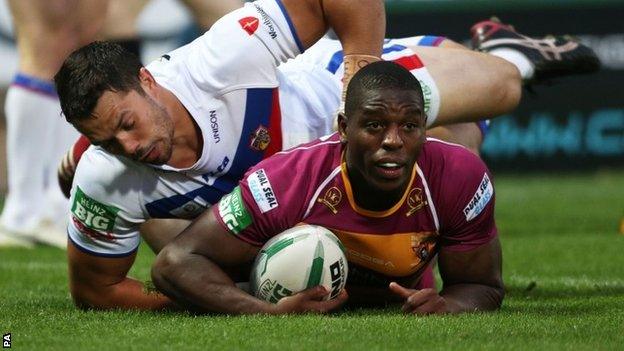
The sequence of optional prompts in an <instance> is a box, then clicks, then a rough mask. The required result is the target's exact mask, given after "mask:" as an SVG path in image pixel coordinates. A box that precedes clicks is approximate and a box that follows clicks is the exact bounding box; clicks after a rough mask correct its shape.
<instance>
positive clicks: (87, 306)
mask: <svg viewBox="0 0 624 351" xmlns="http://www.w3.org/2000/svg"><path fill="white" fill-rule="evenodd" d="M70 293H71V297H72V301H73V302H74V306H76V308H78V309H80V310H83V311H86V310H104V309H107V308H109V306H108V305H107V304H106V303H105V301H104V299H105V298H106V296H105V293H104V292H102V291H95V289H93V288H91V287H88V286H85V285H77V284H72V285H71V287H70Z"/></svg>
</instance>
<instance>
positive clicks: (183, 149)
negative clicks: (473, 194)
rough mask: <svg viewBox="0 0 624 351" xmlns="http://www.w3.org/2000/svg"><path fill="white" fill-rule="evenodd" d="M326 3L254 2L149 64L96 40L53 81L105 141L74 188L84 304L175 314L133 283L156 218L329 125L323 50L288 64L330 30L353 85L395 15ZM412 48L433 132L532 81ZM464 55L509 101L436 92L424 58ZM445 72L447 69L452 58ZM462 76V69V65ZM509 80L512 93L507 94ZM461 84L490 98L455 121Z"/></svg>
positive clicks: (73, 251) (405, 56)
mask: <svg viewBox="0 0 624 351" xmlns="http://www.w3.org/2000/svg"><path fill="white" fill-rule="evenodd" d="M323 5H324V6H321V4H320V2H319V1H317V0H307V1H305V2H301V1H299V2H296V4H294V2H293V1H292V0H284V1H281V2H280V1H274V0H261V1H258V2H256V3H250V4H247V5H246V6H245V7H244V8H243V9H240V10H237V11H235V12H233V13H231V14H229V15H227V16H225V17H224V18H223V19H221V20H220V21H218V22H217V23H216V24H215V25H214V26H213V28H212V29H211V30H210V31H209V32H207V33H206V34H205V35H204V36H202V37H201V38H199V39H197V40H196V41H194V42H193V43H191V44H190V45H188V46H185V47H182V48H180V49H178V50H175V51H173V52H171V53H170V54H167V55H164V56H163V57H162V58H161V59H160V60H159V61H156V62H154V63H152V64H150V65H148V66H147V67H141V65H140V63H138V62H137V61H133V60H131V58H128V57H127V56H126V55H125V53H124V52H123V51H120V49H119V48H118V47H116V46H112V45H109V44H107V43H95V44H91V45H89V46H87V47H85V48H82V49H80V50H78V51H76V52H75V53H73V54H72V55H71V56H70V57H69V58H68V60H66V62H65V63H64V65H63V67H62V68H61V70H60V71H59V73H58V74H57V75H56V77H55V81H56V83H57V88H58V91H59V96H60V98H61V105H62V107H63V112H64V114H65V115H66V118H67V119H68V120H69V121H70V122H71V123H72V124H73V125H74V126H75V127H76V128H77V129H78V130H79V131H81V132H82V133H83V134H85V135H86V136H87V137H88V138H89V139H90V141H91V142H92V143H93V144H95V145H96V146H98V147H92V148H91V149H89V151H88V152H86V153H85V154H84V156H83V158H82V161H81V162H80V164H79V167H78V169H77V173H76V179H75V181H74V190H73V191H72V201H71V221H70V226H69V229H68V231H69V236H70V240H71V242H72V244H70V245H69V247H68V256H69V264H70V286H71V291H72V295H73V297H74V300H75V301H76V303H77V304H78V305H80V306H90V307H98V308H111V307H116V308H119V307H121V308H145V309H159V308H163V307H166V306H169V305H170V301H169V300H168V299H167V298H165V297H164V296H161V295H158V294H151V295H150V294H146V293H144V292H143V290H142V284H141V283H140V282H138V281H136V280H133V279H130V278H128V277H126V274H127V272H128V270H129V268H130V266H131V265H132V262H133V260H134V258H135V254H136V248H137V247H138V243H139V240H140V236H139V225H140V224H141V223H143V222H144V221H145V220H146V219H148V218H194V217H196V216H197V215H198V214H199V213H200V212H202V211H203V209H204V208H205V207H207V206H209V205H211V204H213V203H216V202H217V201H218V200H219V199H220V197H221V196H222V195H223V194H226V193H228V192H229V191H230V190H231V189H232V188H233V187H234V186H235V184H236V182H237V181H238V180H239V179H240V177H241V176H242V174H243V173H244V172H245V170H246V169H247V168H248V167H249V166H251V165H253V164H255V163H257V162H258V161H260V160H261V159H262V158H264V157H265V156H267V155H269V154H271V153H273V152H276V151H279V150H281V149H283V148H287V147H290V146H292V145H294V144H296V143H299V142H301V141H303V140H310V139H313V138H315V137H317V136H320V135H323V134H326V133H328V132H329V131H330V130H331V125H332V118H331V116H332V115H333V112H334V111H335V110H336V109H337V107H338V105H339V102H340V89H341V87H340V83H339V82H340V77H339V76H336V75H334V72H332V71H331V70H328V69H327V67H318V66H316V65H310V64H309V61H308V59H311V57H312V56H313V55H312V54H313V53H314V50H311V54H310V56H305V55H302V57H301V58H300V59H295V60H293V61H292V62H288V63H285V64H283V65H280V66H279V67H278V65H279V64H280V63H282V62H285V61H287V60H288V59H289V58H293V57H295V56H296V55H297V54H299V53H300V52H302V51H303V50H304V49H305V48H309V47H310V46H311V45H312V44H313V43H314V42H315V41H317V40H318V39H319V38H320V36H321V35H322V34H323V33H324V32H325V30H326V29H327V26H328V25H332V26H333V27H334V30H335V31H336V33H337V34H338V36H339V37H340V38H341V39H342V51H343V53H342V54H343V56H344V61H345V62H346V63H347V64H346V69H345V71H346V72H347V76H348V75H349V73H352V72H353V71H354V70H355V68H357V66H358V65H361V64H365V63H366V62H369V61H374V60H377V59H378V57H379V56H380V54H381V53H382V49H381V44H382V41H383V40H382V35H383V32H384V31H383V30H380V29H379V28H382V27H383V18H384V16H383V6H382V5H381V3H379V2H376V1H371V3H370V4H368V3H367V4H363V3H362V2H361V1H357V3H353V2H352V1H350V0H343V1H335V2H332V3H331V4H327V3H324V4H323ZM371 19H372V20H371ZM360 22H364V23H360ZM408 40H409V41H410V42H403V41H400V42H388V43H387V44H388V45H389V46H387V52H386V55H389V56H388V57H387V58H388V59H392V60H397V61H398V62H400V63H401V64H402V65H404V66H405V67H408V68H409V69H410V70H411V71H412V73H414V74H415V75H417V77H419V79H420V80H422V81H423V82H424V83H425V85H427V83H428V85H427V86H428V88H429V89H430V91H429V92H428V94H427V95H428V96H426V97H425V98H427V97H429V98H430V101H429V111H430V113H429V114H428V118H429V122H430V124H432V123H434V119H435V113H434V112H435V110H436V109H438V118H437V121H438V122H440V121H444V120H445V118H443V116H447V117H446V122H449V121H463V120H469V119H471V118H472V119H474V118H476V117H477V116H479V117H483V116H489V115H495V114H498V113H502V112H504V111H505V110H506V109H509V108H512V107H513V106H515V104H516V103H517V100H518V97H519V91H520V75H519V74H518V71H517V70H516V69H515V68H514V66H513V65H510V64H508V63H507V62H506V61H504V60H501V59H498V58H496V57H494V56H488V55H485V54H480V53H475V52H468V51H465V50H463V51H460V50H450V51H449V52H442V53H441V52H439V51H436V49H433V48H431V49H429V50H424V51H422V53H418V55H416V54H415V53H414V50H416V48H415V47H413V48H409V47H408V46H411V45H415V44H418V42H417V40H419V39H408ZM330 44H331V43H330ZM406 44H407V45H406ZM332 45H333V44H332ZM430 50H434V51H430ZM447 50H449V49H447ZM332 55H335V53H333V54H332ZM392 55H395V56H394V57H390V56H392ZM456 55H464V58H463V59H464V60H466V62H471V63H474V65H472V66H473V68H474V69H475V70H477V71H478V70H479V68H481V69H482V70H483V72H482V73H483V74H482V75H478V74H477V75H476V76H480V78H482V77H481V76H485V77H488V78H491V77H490V75H491V74H492V72H497V71H498V70H499V69H500V72H499V73H500V74H501V75H502V76H503V77H508V81H507V82H505V83H504V84H502V85H501V84H498V83H496V84H492V83H490V82H491V81H492V80H491V79H490V80H487V79H485V80H486V81H487V82H485V83H487V84H486V85H487V86H488V87H489V88H492V86H496V88H497V89H493V88H492V91H496V93H497V94H498V93H500V92H501V91H503V92H504V94H502V95H501V96H500V98H501V99H500V100H497V101H495V102H492V103H490V106H487V108H486V107H484V106H476V105H478V104H477V103H476V102H478V101H480V100H481V98H480V97H481V92H482V91H481V90H479V89H477V88H476V87H473V86H472V85H473V84H475V81H469V82H466V83H465V84H464V85H462V83H457V84H456V85H453V84H451V83H450V82H446V83H444V84H441V83H440V81H439V80H436V82H435V83H433V80H434V79H435V77H433V78H434V79H432V76H433V73H434V72H430V73H431V74H430V73H429V72H427V70H426V69H424V65H423V63H426V61H427V60H431V61H436V59H442V58H445V57H446V58H449V59H450V58H452V57H454V56H456ZM321 56H322V55H321ZM488 62H489V63H490V64H491V65H490V66H488V65H487V63H488ZM439 63H440V66H439V67H444V69H446V70H448V69H449V66H447V65H446V61H444V60H441V61H440V62H439ZM497 67H498V68H497ZM432 68H433V67H432ZM339 71H341V70H340V69H337V70H336V71H335V72H339ZM432 71H433V69H432ZM462 71H464V67H463V66H462V67H459V68H456V70H455V72H456V73H460V72H462ZM440 72H441V73H444V70H442V69H441V68H440ZM447 73H448V72H447ZM418 74H421V76H418ZM137 76H138V77H137ZM471 77H472V75H471ZM447 78H449V77H447ZM476 78H477V77H475V79H476ZM443 80H444V79H442V81H443ZM496 82H498V81H496ZM510 82H511V83H510ZM506 85H509V89H503V88H505V86H506ZM436 86H437V89H436ZM457 87H460V88H462V89H463V88H465V89H468V91H475V90H476V91H478V92H479V94H476V95H475V96H471V97H470V98H466V97H464V98H463V100H468V101H467V102H466V104H465V107H466V111H464V112H457V111H456V112H455V114H454V116H458V117H456V119H455V120H453V119H451V116H452V115H453V114H451V112H450V111H452V110H453V109H456V110H457V109H459V107H460V106H455V105H456V101H455V100H454V99H450V98H449V100H448V101H449V103H448V104H446V105H445V104H441V103H440V100H439V99H440V96H442V97H443V96H445V94H446V95H450V96H451V97H452V96H455V95H457V96H461V95H462V94H460V92H462V91H461V90H460V89H458V88H457ZM456 90H457V91H456ZM513 92H515V94H514V93H513ZM454 94H455V95H454ZM483 94H485V92H483ZM497 96H498V95H497ZM489 98H491V96H490V97H489ZM436 99H437V102H436ZM458 99H459V100H461V97H458ZM483 100H487V99H483ZM449 104H450V106H447V105H449ZM485 105H487V104H485ZM445 106H447V107H445ZM473 107H474V108H473ZM488 108H490V109H491V111H489V112H486V110H487V109H488ZM432 111H433V112H432ZM477 112H478V113H477Z"/></svg>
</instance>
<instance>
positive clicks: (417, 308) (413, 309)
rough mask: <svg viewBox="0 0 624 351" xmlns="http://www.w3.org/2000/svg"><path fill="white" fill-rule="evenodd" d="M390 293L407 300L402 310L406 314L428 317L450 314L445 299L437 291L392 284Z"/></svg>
mask: <svg viewBox="0 0 624 351" xmlns="http://www.w3.org/2000/svg"><path fill="white" fill-rule="evenodd" d="M389 288H390V291H392V292H393V293H395V294H396V295H398V296H400V297H402V298H403V299H405V303H403V307H402V308H401V309H402V310H403V312H405V313H411V314H418V315H426V314H439V313H449V310H448V308H447V307H448V306H447V304H446V300H445V299H444V297H442V296H440V295H439V294H438V292H437V291H436V290H435V289H421V290H416V289H408V288H405V287H403V286H401V285H399V284H398V283H395V282H392V283H390V286H389Z"/></svg>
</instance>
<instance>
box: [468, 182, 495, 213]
mask: <svg viewBox="0 0 624 351" xmlns="http://www.w3.org/2000/svg"><path fill="white" fill-rule="evenodd" d="M492 196H494V186H492V182H491V181H490V178H489V177H488V175H487V173H485V174H483V179H482V180H481V183H480V184H479V187H478V188H477V191H476V192H475V194H474V196H473V197H472V199H471V200H470V202H468V204H467V205H466V207H464V216H466V221H470V220H472V219H474V218H475V217H477V216H478V215H479V214H480V213H481V211H483V209H484V208H485V206H486V205H487V204H488V203H489V202H490V200H491V199H492Z"/></svg>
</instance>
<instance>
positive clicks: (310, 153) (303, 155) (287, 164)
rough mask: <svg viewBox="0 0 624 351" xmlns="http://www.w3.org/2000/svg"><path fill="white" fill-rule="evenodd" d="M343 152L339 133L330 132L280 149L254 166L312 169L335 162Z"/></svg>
mask: <svg viewBox="0 0 624 351" xmlns="http://www.w3.org/2000/svg"><path fill="white" fill-rule="evenodd" d="M340 152H341V145H340V139H339V136H338V134H337V133H334V134H330V135H327V136H324V137H321V138H319V139H316V140H314V141H311V142H309V143H305V144H301V145H298V146H296V147H293V148H291V149H288V150H284V151H280V152H278V153H276V154H274V155H273V156H271V157H269V158H267V159H265V160H263V161H262V162H260V163H258V164H257V165H256V166H255V167H254V168H256V169H258V168H267V167H268V168H276V169H283V170H290V171H292V172H304V171H308V170H310V171H312V170H313V169H318V168H323V167H324V166H327V165H328V164H333V163H334V161H335V159H336V157H339V155H340Z"/></svg>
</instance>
